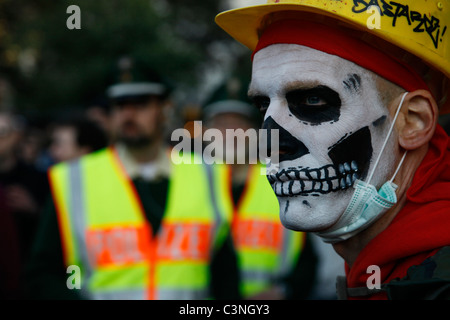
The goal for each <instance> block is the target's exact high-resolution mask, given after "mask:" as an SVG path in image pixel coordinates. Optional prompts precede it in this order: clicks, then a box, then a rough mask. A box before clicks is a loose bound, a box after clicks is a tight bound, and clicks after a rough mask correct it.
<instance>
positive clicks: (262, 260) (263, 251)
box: [229, 164, 305, 298]
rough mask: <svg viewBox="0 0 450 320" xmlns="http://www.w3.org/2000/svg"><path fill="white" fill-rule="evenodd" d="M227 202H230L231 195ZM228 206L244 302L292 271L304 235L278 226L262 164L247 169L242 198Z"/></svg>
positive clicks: (276, 207) (273, 200)
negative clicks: (230, 207)
mask: <svg viewBox="0 0 450 320" xmlns="http://www.w3.org/2000/svg"><path fill="white" fill-rule="evenodd" d="M230 188H231V186H230V187H229V190H230ZM229 201H230V202H232V201H233V199H232V195H231V192H229ZM231 206H232V207H233V208H234V209H233V220H232V236H233V242H234V245H235V247H236V250H237V254H238V262H239V269H240V278H241V286H240V288H241V294H242V295H243V297H244V298H248V297H251V296H254V295H256V294H258V293H262V292H263V291H264V290H266V289H269V288H270V287H271V286H272V285H274V284H277V281H278V280H279V279H281V278H283V276H286V275H287V274H289V272H291V271H292V269H293V268H295V265H296V263H297V261H298V258H299V255H300V253H301V250H302V249H303V246H304V239H305V234H304V233H303V232H295V231H292V230H288V229H286V228H285V227H283V225H282V224H281V222H280V218H279V212H280V209H279V204H278V200H277V197H276V195H275V193H274V192H273V189H272V187H271V186H270V184H269V181H268V180H267V177H266V175H265V166H264V165H262V164H258V165H251V166H250V168H249V173H248V176H247V180H246V185H245V187H244V191H243V194H242V195H241V197H240V199H239V201H238V204H237V205H236V206H234V204H232V205H231Z"/></svg>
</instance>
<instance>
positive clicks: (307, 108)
mask: <svg viewBox="0 0 450 320" xmlns="http://www.w3.org/2000/svg"><path fill="white" fill-rule="evenodd" d="M286 101H287V104H288V107H289V111H290V112H291V113H292V114H293V115H294V116H295V117H297V118H298V119H299V120H302V121H303V122H309V123H311V124H320V123H322V122H332V121H337V120H338V119H339V116H340V109H341V99H340V97H339V94H338V93H337V92H336V91H334V90H333V89H331V88H328V87H326V86H317V87H314V88H311V89H296V90H292V91H290V92H288V93H286Z"/></svg>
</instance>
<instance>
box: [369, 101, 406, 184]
mask: <svg viewBox="0 0 450 320" xmlns="http://www.w3.org/2000/svg"><path fill="white" fill-rule="evenodd" d="M408 93H409V92H405V93H404V94H403V96H402V100H401V101H400V104H399V106H398V108H397V111H396V112H395V116H394V120H393V121H392V124H391V127H390V128H389V132H388V134H387V136H386V139H384V143H383V146H382V147H381V150H380V153H379V154H378V157H377V160H376V161H375V165H374V166H373V169H372V172H371V173H370V176H369V179H368V180H367V184H370V181H371V180H372V177H373V174H374V173H375V169H376V168H377V166H378V162H379V161H380V159H381V155H382V154H383V151H384V148H386V144H387V142H388V140H389V137H390V136H391V133H392V130H393V129H394V125H395V121H396V120H397V117H398V114H399V113H400V110H401V109H402V106H403V102H404V101H405V97H406V95H407V94H408ZM405 156H406V152H405V154H404V155H403V158H402V160H401V161H400V165H401V164H402V163H403V160H404V159H405ZM400 165H399V166H398V167H397V170H396V171H395V174H394V176H393V177H392V179H391V182H392V180H394V178H395V175H396V174H397V172H398V170H399V169H400Z"/></svg>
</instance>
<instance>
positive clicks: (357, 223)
mask: <svg viewBox="0 0 450 320" xmlns="http://www.w3.org/2000/svg"><path fill="white" fill-rule="evenodd" d="M407 94H408V92H406V93H405V94H404V95H403V97H402V100H401V101H400V105H399V107H398V109H397V112H396V114H395V116H394V120H393V121H392V125H391V127H390V129H389V132H388V134H387V136H386V139H385V140H384V143H383V146H382V147H381V150H380V153H379V155H378V157H377V160H376V161H375V164H374V167H373V169H372V172H371V173H370V175H369V177H368V179H367V182H364V181H361V180H356V181H355V184H354V186H353V187H354V188H355V192H354V193H353V196H352V198H351V200H350V203H349V205H348V206H347V208H346V210H345V211H344V213H343V214H342V216H341V217H340V218H339V220H338V221H337V222H336V224H335V225H334V226H332V227H331V228H329V229H327V230H326V231H323V232H317V233H316V234H317V235H318V236H320V237H321V238H322V239H323V240H324V241H325V242H327V243H336V242H339V241H343V240H347V239H349V238H350V237H353V236H354V235H356V234H357V233H359V232H361V231H363V230H364V229H366V228H367V227H369V226H370V225H371V224H372V223H373V222H375V221H376V220H377V219H379V218H380V217H381V216H382V215H383V214H384V213H385V212H386V211H387V210H389V209H390V208H392V206H394V204H396V203H397V196H396V194H395V190H396V189H397V185H396V184H394V183H393V180H394V178H395V176H396V175H397V173H398V171H399V169H400V167H401V165H402V164H403V161H404V160H405V157H406V153H407V152H406V151H405V153H404V154H403V157H402V159H401V160H400V163H399V164H398V166H397V169H396V170H395V173H394V175H393V176H392V178H391V179H390V180H389V181H387V182H386V183H384V184H383V185H382V186H381V188H380V189H379V190H378V191H377V189H376V188H375V186H374V185H371V184H370V181H371V180H372V177H373V174H374V172H375V169H376V167H377V166H378V162H379V161H380V158H381V155H382V153H383V151H384V149H385V147H386V144H387V142H388V140H389V137H390V135H391V133H392V130H393V129H394V124H395V121H396V120H397V117H398V114H399V112H400V110H401V108H402V105H403V101H404V100H405V97H406V95H407Z"/></svg>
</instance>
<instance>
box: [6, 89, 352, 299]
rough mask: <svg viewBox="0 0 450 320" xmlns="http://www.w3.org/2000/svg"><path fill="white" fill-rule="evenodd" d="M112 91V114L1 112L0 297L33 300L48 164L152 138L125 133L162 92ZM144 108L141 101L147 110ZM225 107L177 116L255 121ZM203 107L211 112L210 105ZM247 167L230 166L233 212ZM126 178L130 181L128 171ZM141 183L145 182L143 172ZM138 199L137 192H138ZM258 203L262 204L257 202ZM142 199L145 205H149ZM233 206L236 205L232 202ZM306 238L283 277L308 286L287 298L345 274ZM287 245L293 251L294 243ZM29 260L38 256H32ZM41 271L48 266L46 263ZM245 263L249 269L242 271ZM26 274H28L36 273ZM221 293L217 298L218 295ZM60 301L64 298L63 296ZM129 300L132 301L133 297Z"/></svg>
mask: <svg viewBox="0 0 450 320" xmlns="http://www.w3.org/2000/svg"><path fill="white" fill-rule="evenodd" d="M115 89H117V90H116V91H117V92H116V94H117V96H113V98H114V99H116V100H114V103H113V105H115V108H116V109H117V108H118V109H117V110H120V111H117V110H116V111H112V109H111V105H109V103H111V100H110V101H108V102H102V103H98V104H91V105H89V106H88V107H86V108H80V109H76V110H71V109H65V110H61V112H59V114H55V115H53V116H52V117H50V119H46V120H39V121H36V120H35V119H33V117H28V116H25V115H23V114H20V113H19V112H14V111H10V110H0V229H1V230H0V234H1V237H2V241H1V242H0V243H1V244H0V260H1V261H0V298H1V299H24V298H25V299H27V298H35V294H36V292H37V291H36V288H33V289H31V290H32V291H31V292H30V291H29V290H30V288H29V283H28V281H29V279H30V275H29V274H28V275H27V276H26V273H27V268H28V263H29V260H30V259H31V257H32V248H33V246H34V245H35V243H36V236H37V232H38V228H39V227H40V224H42V221H41V219H42V217H41V216H42V212H43V210H44V208H45V206H46V205H48V203H47V202H48V201H52V200H51V197H50V194H51V187H50V183H49V178H48V174H49V169H50V168H52V167H53V166H54V165H55V164H58V163H63V162H64V163H67V162H71V161H73V160H76V159H80V158H82V157H84V156H85V155H87V154H91V153H92V152H95V151H99V150H103V149H104V148H106V147H108V146H111V145H115V144H116V142H117V141H120V140H121V139H122V140H123V141H125V145H126V146H128V149H129V150H128V152H129V153H130V154H131V155H132V157H135V158H136V159H139V156H140V155H139V153H138V151H139V150H140V149H139V148H141V147H142V144H143V143H144V144H145V143H148V144H149V145H151V142H148V141H147V140H145V141H144V142H142V141H138V140H133V141H132V139H131V140H130V139H128V140H127V138H130V135H132V134H133V130H134V129H135V127H133V125H134V122H133V121H136V126H137V125H138V119H139V118H141V120H142V119H143V118H144V116H141V115H140V113H142V112H143V111H142V110H144V108H147V107H145V104H146V103H148V101H153V100H148V97H150V96H151V97H154V96H158V95H159V93H155V92H149V93H145V94H142V92H141V93H139V92H134V93H133V92H125V91H126V90H125V89H127V90H128V89H130V88H127V87H119V88H115ZM119 89H120V90H119ZM135 89H136V88H135ZM153 89H154V88H153ZM153 89H152V90H153ZM121 90H125V91H121ZM124 92H125V93H124ZM117 99H118V100H117ZM146 99H147V100H146ZM152 103H153V102H152ZM240 103H243V102H240ZM142 105H144V107H143V106H142ZM223 105H224V104H223V103H222V106H221V107H220V106H219V107H218V108H217V109H215V110H213V111H212V112H210V113H209V114H206V115H207V118H202V115H201V113H197V114H196V113H194V115H192V114H189V113H186V114H184V115H177V117H179V118H180V119H181V122H182V125H184V126H185V128H189V126H188V122H189V123H191V122H190V121H193V120H201V119H204V120H207V122H208V123H209V125H211V126H214V127H216V128H219V129H220V130H223V131H224V132H225V130H226V129H230V128H231V129H236V128H244V129H248V128H251V127H252V126H254V125H255V122H254V121H253V120H252V121H247V120H248V119H247V120H243V119H244V118H245V117H247V118H248V117H250V116H248V114H251V111H248V114H246V112H247V110H246V109H245V107H243V106H241V105H237V106H236V102H234V105H233V104H229V108H228V109H227V108H226V107H225V109H224V108H223ZM117 106H119V107H117ZM152 108H153V107H152ZM149 110H150V109H149ZM151 110H153V109H151ZM207 110H209V111H210V110H211V108H209V109H207ZM114 112H116V113H117V112H120V117H121V119H122V121H123V122H120V121H119V122H117V114H116V115H115V116H113V115H112V113H114ZM220 113H222V114H223V113H226V114H227V116H223V117H221V118H214V117H215V116H217V114H220ZM147 116H148V115H145V117H147ZM156 116H157V115H156V114H155V115H153V116H150V118H151V117H156ZM158 116H159V115H158ZM127 117H128V118H127ZM133 117H134V118H133ZM239 117H241V119H239ZM213 118H214V119H213ZM123 119H125V120H123ZM127 119H128V120H127ZM127 121H128V122H127ZM142 121H143V120H142ZM153 121H154V120H153ZM156 122H158V121H156ZM152 125H155V126H156V127H155V128H156V129H155V132H158V131H160V130H162V129H161V128H160V127H159V126H158V123H153V124H152ZM136 128H137V127H136ZM136 130H137V129H136ZM120 135H122V136H120ZM127 135H128V136H127ZM157 136H158V137H159V136H160V135H154V137H157ZM152 139H153V136H152ZM155 139H156V138H155ZM164 139H165V141H164V144H167V145H170V141H168V139H167V137H164ZM123 141H122V142H123ZM148 150H150V149H148ZM131 151H133V152H131ZM119 153H120V152H119ZM119 158H120V154H119ZM152 161H153V160H152ZM167 161H168V160H167ZM147 162H148V161H147ZM150 162H151V161H150ZM124 163H125V161H124ZM151 170H153V171H154V170H155V169H154V168H153V167H151V166H146V167H144V166H142V172H149V171H151ZM161 170H162V169H161ZM249 170H250V169H249V168H243V167H242V166H236V167H235V168H233V169H232V170H231V173H230V175H231V176H232V177H234V178H235V179H236V181H238V182H239V183H236V185H233V188H232V193H233V196H234V198H233V201H234V206H235V207H234V209H232V211H234V212H236V211H239V210H238V209H236V208H239V203H240V200H239V199H240V197H241V195H242V194H243V192H244V189H245V188H246V183H247V181H246V179H247V178H248V177H249V175H250V174H249V172H250V171H249ZM162 171H164V170H162ZM130 177H131V178H133V177H132V176H131V175H130ZM144 180H146V179H145V177H144ZM133 183H134V185H135V186H136V189H137V190H138V193H139V192H140V191H139V190H140V189H139V188H140V183H141V182H140V180H139V178H136V179H134V178H133ZM165 183H166V184H161V182H160V181H158V182H157V183H156V184H153V182H151V183H150V184H149V185H148V186H145V187H149V188H154V189H152V190H157V191H155V192H158V190H163V189H165V188H167V182H165ZM53 191H55V190H53ZM261 192H262V191H261ZM264 192H265V191H264ZM140 196H141V197H142V195H141V194H140ZM263 198H265V196H261V197H260V198H258V197H257V198H256V199H259V200H257V201H256V202H255V203H253V204H252V205H254V206H255V208H259V207H261V203H262V202H261V201H262V199H263ZM157 200H158V199H157ZM180 201H181V200H180ZM248 201H251V200H248ZM258 202H259V204H260V205H259V207H258ZM143 203H144V209H145V207H146V203H145V202H143ZM55 206H56V204H55ZM155 206H157V205H156V204H153V205H151V204H150V205H148V208H150V211H151V210H154V208H155ZM160 206H161V207H162V208H164V206H165V200H164V201H162V202H161V203H160ZM231 206H232V207H233V204H232V205H231ZM242 210H244V209H242ZM244 211H245V210H244ZM250 211H251V210H250ZM275 211H276V212H275V213H274V216H273V217H275V220H274V221H276V223H279V222H278V208H276V210H275ZM158 214H159V215H160V217H159V219H162V216H163V215H164V214H165V213H158ZM255 219H256V218H255ZM150 220H151V218H150ZM241 220H242V221H243V222H245V219H235V220H233V221H234V223H235V224H237V223H239V222H240V221H241ZM160 222H161V221H160V220H158V222H155V224H153V223H152V225H153V226H155V225H156V226H159V223H160ZM273 223H275V222H273ZM271 227H273V225H271ZM239 230H243V232H244V233H249V232H250V233H251V231H252V230H250V229H245V227H241V228H239V227H237V228H236V229H234V231H233V232H232V233H238V232H239ZM61 232H62V231H61ZM63 236H64V235H63V234H61V237H63ZM304 236H305V239H306V240H304V241H306V242H303V243H302V247H301V248H300V249H299V248H297V249H296V250H300V251H301V252H302V253H301V256H302V259H301V260H302V263H303V264H300V263H299V262H295V261H293V262H292V263H293V264H295V266H294V267H293V269H292V270H291V271H290V272H291V274H289V275H285V276H286V279H287V280H286V281H288V282H290V283H296V282H298V283H302V284H303V285H304V286H305V290H304V292H301V293H300V294H298V295H292V296H290V297H294V298H299V297H301V298H303V299H334V298H335V294H334V279H335V276H336V275H338V274H342V273H343V262H342V260H341V259H340V258H339V257H337V256H336V254H335V253H334V251H333V250H332V248H331V246H329V245H324V244H323V243H322V241H321V240H318V239H317V238H315V237H314V236H312V235H304ZM237 237H238V239H240V240H239V241H241V242H245V241H246V240H245V239H244V238H245V237H244V235H238V236H237ZM243 239H244V240H243ZM41 240H42V239H41ZM41 240H40V241H41ZM239 241H238V240H235V242H234V245H235V246H236V247H238V246H239ZM294 247H295V246H294ZM58 250H59V249H58ZM289 250H293V249H292V248H291V249H289ZM246 254H248V253H246V252H245V250H244V251H243V252H242V255H243V256H245V255H246ZM37 257H39V258H38V260H39V259H42V257H43V256H42V255H41V256H39V255H38V256H37ZM44 257H45V256H44ZM297 258H298V257H297ZM33 259H35V260H36V256H35V257H34V258H33ZM222 259H223V257H222ZM270 259H272V258H270ZM305 260H306V261H305ZM221 261H222V262H221V263H222V264H223V265H222V267H223V266H226V265H227V262H226V261H225V262H224V260H221ZM242 261H245V259H244V258H243V260H242ZM296 261H297V260H296ZM34 264H35V265H36V261H34ZM240 267H242V268H243V269H244V271H245V272H241V277H243V278H245V274H246V272H247V271H248V272H247V273H249V271H253V270H252V269H251V268H252V266H246V265H245V263H242V262H241V264H240ZM253 267H254V266H253ZM45 268H47V266H46V267H45ZM245 268H249V269H248V270H247V269H245ZM222 270H223V269H222ZM241 271H242V270H241ZM222 272H223V271H222ZM225 273H226V272H225ZM225 273H224V274H225ZM299 275H302V276H299ZM63 276H65V277H67V275H66V274H65V273H63ZM31 277H33V274H32V276H31ZM225 278H226V277H225ZM51 282H52V280H51V278H48V279H45V278H44V282H40V284H39V285H40V286H45V283H48V284H49V286H50V285H51ZM43 283H44V284H43ZM64 285H65V282H64ZM249 288H250V289H248V290H249V291H252V289H251V286H249ZM245 290H247V289H244V292H245ZM292 290H295V289H292ZM241 294H242V292H241ZM264 294H266V295H257V294H256V295H255V296H256V297H259V298H262V297H268V298H274V299H275V298H286V296H283V294H281V293H280V292H274V291H273V290H272V291H270V290H268V291H266V292H264ZM55 296H56V297H57V295H55V294H54V295H48V296H46V295H43V296H39V295H38V298H42V297H44V298H48V297H50V298H55ZM67 297H68V296H67ZM174 297H175V298H177V297H178V296H176V295H175V296H174ZM218 297H221V296H220V294H219V295H218ZM224 297H225V298H227V297H233V298H234V297H242V296H241V295H231V294H230V295H229V296H226V295H224ZM60 298H66V297H61V296H60ZM132 298H134V296H133V297H132ZM169 298H170V296H169Z"/></svg>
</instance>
